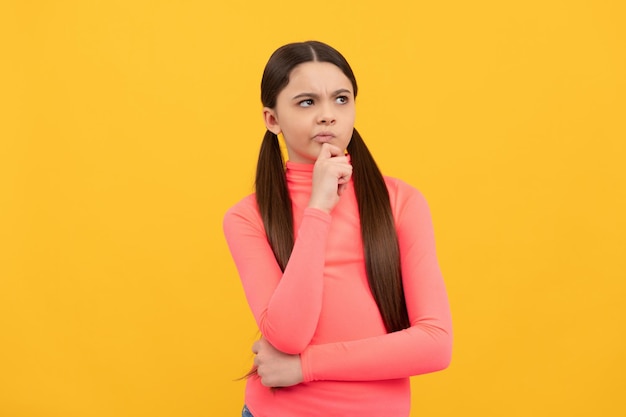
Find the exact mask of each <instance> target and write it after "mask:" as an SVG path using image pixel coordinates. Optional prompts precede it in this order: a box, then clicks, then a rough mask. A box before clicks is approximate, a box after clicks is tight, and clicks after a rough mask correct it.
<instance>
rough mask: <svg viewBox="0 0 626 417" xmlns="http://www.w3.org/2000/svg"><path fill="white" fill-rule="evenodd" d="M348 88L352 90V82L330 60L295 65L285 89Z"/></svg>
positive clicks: (314, 90)
mask: <svg viewBox="0 0 626 417" xmlns="http://www.w3.org/2000/svg"><path fill="white" fill-rule="evenodd" d="M339 89H348V90H350V91H353V89H352V83H351V82H350V80H349V79H348V77H346V75H345V74H344V73H343V72H342V71H341V70H340V69H339V67H337V66H336V65H335V64H331V63H330V62H315V61H314V62H305V63H303V64H300V65H298V66H296V67H295V68H294V69H293V70H292V71H291V74H289V83H288V84H287V86H286V87H285V90H287V91H294V90H310V92H318V91H319V92H321V91H326V90H331V91H336V90H339Z"/></svg>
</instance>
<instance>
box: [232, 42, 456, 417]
mask: <svg viewBox="0 0 626 417" xmlns="http://www.w3.org/2000/svg"><path fill="white" fill-rule="evenodd" d="M356 95H357V83H356V79H355V77H354V74H353V73H352V69H351V68H350V66H349V65H348V63H347V61H346V60H345V59H344V57H343V56H342V55H341V54H340V53H339V52H338V51H336V50H335V49H333V48H331V47H330V46H328V45H325V44H323V43H320V42H303V43H293V44H288V45H285V46H283V47H281V48H279V49H278V50H277V51H276V52H274V54H273V55H272V56H271V58H270V60H269V62H268V63H267V66H266V68H265V71H264V73H263V79H262V81H261V100H262V102H263V106H264V108H263V116H264V119H265V125H266V127H267V132H266V133H265V137H264V139H263V144H262V145H261V151H260V155H259V161H258V166H257V173H256V193H255V194H253V195H250V196H248V197H246V198H244V199H243V200H242V201H240V202H239V203H238V204H237V205H235V206H234V207H232V208H231V209H230V210H229V211H228V213H227V214H226V216H225V219H224V232H225V235H226V239H227V241H228V245H229V247H230V251H231V253H232V256H233V259H234V261H235V264H236V265H237V269H238V271H239V275H240V277H241V281H242V283H243V287H244V290H245V294H246V297H247V300H248V303H249V304H250V308H251V310H252V313H253V314H254V317H255V319H256V322H257V324H258V326H259V330H260V332H261V335H262V336H261V339H260V340H259V341H258V342H256V343H255V344H254V345H253V347H252V351H253V352H254V353H255V354H256V356H255V359H254V364H255V368H256V371H255V372H253V373H252V375H251V376H250V378H248V381H247V385H246V394H245V404H246V406H245V407H244V414H243V415H244V416H250V415H253V416H254V417H307V416H359V417H406V416H408V415H409V409H410V388H409V376H411V375H418V374H423V373H427V372H433V371H438V370H441V369H444V368H446V367H447V366H448V364H449V362H450V355H451V344H452V329H451V320H450V311H449V307H448V299H447V295H446V291H445V287H444V283H443V279H442V277H441V272H440V270H439V266H438V264H437V258H436V254H435V242H434V236H433V227H432V222H431V217H430V212H429V209H428V206H427V203H426V201H425V200H424V198H423V197H422V195H421V194H420V193H419V192H418V191H417V190H415V189H414V188H412V187H411V186H409V185H407V184H406V183H404V182H402V181H400V180H397V179H394V178H389V177H383V176H382V175H381V173H380V171H379V170H378V167H377V166H376V163H375V162H374V159H373V158H372V155H371V154H370V152H369V151H368V149H367V147H366V146H365V143H364V142H363V139H362V138H361V136H360V135H359V133H358V132H357V131H356V129H355V128H354V120H355V98H356ZM278 135H282V136H283V138H284V142H285V147H286V149H287V154H288V161H287V163H286V164H285V163H284V160H283V156H282V154H281V150H280V146H279V143H278ZM279 387H280V388H279Z"/></svg>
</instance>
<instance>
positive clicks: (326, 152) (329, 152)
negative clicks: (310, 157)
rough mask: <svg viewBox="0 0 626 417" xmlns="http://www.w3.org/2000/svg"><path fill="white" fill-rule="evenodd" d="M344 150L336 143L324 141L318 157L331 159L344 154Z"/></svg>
mask: <svg viewBox="0 0 626 417" xmlns="http://www.w3.org/2000/svg"><path fill="white" fill-rule="evenodd" d="M343 155H344V152H343V151H342V150H341V148H338V147H337V146H335V145H331V144H330V143H324V144H322V149H320V153H319V155H318V157H317V159H318V160H319V159H329V158H332V157H334V156H343Z"/></svg>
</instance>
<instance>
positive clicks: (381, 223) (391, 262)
mask: <svg viewBox="0 0 626 417" xmlns="http://www.w3.org/2000/svg"><path fill="white" fill-rule="evenodd" d="M348 152H349V153H350V157H351V161H352V169H353V173H352V179H353V182H354V191H355V194H356V199H357V203H358V206H359V216H360V221H361V238H362V240H363V251H364V255H365V266H366V271H367V278H368V281H369V285H370V289H371V291H372V294H373V295H374V299H375V300H376V304H377V305H378V309H379V310H380V314H381V316H382V318H383V321H384V323H385V327H386V329H387V332H389V333H391V332H394V331H398V330H402V329H406V328H408V327H409V326H410V322H409V316H408V312H407V308H406V301H405V298H404V288H403V285H402V271H401V267H400V248H399V246H398V236H397V234H396V228H395V222H394V219H393V213H392V212H391V205H390V202H389V191H388V190H387V185H386V184H385V180H384V178H383V175H382V173H381V172H380V170H379V169H378V166H377V165H376V162H375V161H374V158H373V157H372V154H371V153H370V151H369V149H368V148H367V146H366V145H365V142H364V141H363V139H362V138H361V135H359V132H357V130H356V129H354V132H353V134H352V139H351V140H350V143H349V144H348Z"/></svg>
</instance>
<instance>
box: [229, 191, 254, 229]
mask: <svg viewBox="0 0 626 417" xmlns="http://www.w3.org/2000/svg"><path fill="white" fill-rule="evenodd" d="M241 223H248V224H259V225H261V226H262V225H263V221H262V219H261V214H260V213H259V209H258V206H257V203H256V197H255V194H250V195H248V196H246V197H244V198H242V199H241V200H239V202H237V203H236V204H235V205H233V206H232V207H231V208H229V209H228V210H227V211H226V213H225V214H224V228H225V229H228V228H229V227H231V226H235V225H237V224H241Z"/></svg>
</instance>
